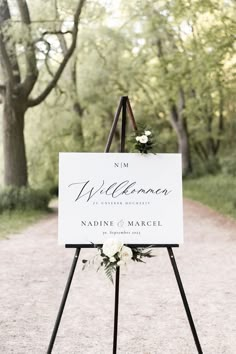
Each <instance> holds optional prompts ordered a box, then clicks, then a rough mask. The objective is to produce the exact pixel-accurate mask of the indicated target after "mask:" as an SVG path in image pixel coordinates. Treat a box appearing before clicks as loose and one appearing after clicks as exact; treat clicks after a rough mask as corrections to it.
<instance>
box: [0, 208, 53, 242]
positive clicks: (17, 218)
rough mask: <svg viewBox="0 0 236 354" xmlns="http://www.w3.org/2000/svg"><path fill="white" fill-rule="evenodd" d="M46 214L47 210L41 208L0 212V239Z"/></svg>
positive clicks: (18, 230)
mask: <svg viewBox="0 0 236 354" xmlns="http://www.w3.org/2000/svg"><path fill="white" fill-rule="evenodd" d="M47 214H48V211H42V210H22V211H21V210H14V211H11V212H4V213H2V214H0V239H1V238H4V237H6V236H7V235H9V234H12V233H17V232H20V231H21V230H23V229H24V228H25V227H27V226H29V225H31V224H33V223H35V222H36V221H38V220H40V219H41V218H42V217H43V216H45V215H47Z"/></svg>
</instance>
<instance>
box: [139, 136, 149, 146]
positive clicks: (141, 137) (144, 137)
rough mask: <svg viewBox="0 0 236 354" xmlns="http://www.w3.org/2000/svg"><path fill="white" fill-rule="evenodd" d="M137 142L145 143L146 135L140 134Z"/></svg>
mask: <svg viewBox="0 0 236 354" xmlns="http://www.w3.org/2000/svg"><path fill="white" fill-rule="evenodd" d="M139 142H140V143H142V144H146V143H147V142H148V137H147V136H146V135H142V136H140V139H139Z"/></svg>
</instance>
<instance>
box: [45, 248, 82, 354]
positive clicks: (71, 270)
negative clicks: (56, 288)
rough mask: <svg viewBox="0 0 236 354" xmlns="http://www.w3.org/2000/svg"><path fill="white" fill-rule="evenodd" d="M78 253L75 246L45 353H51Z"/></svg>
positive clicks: (78, 250) (78, 249)
mask: <svg viewBox="0 0 236 354" xmlns="http://www.w3.org/2000/svg"><path fill="white" fill-rule="evenodd" d="M79 254H80V248H76V251H75V255H74V258H73V262H72V265H71V269H70V273H69V276H68V279H67V283H66V287H65V290H64V294H63V297H62V300H61V304H60V307H59V311H58V315H57V319H56V322H55V325H54V328H53V332H52V336H51V340H50V343H49V346H48V350H47V354H51V352H52V349H53V345H54V342H55V339H56V336H57V331H58V328H59V325H60V322H61V317H62V314H63V311H64V307H65V304H66V300H67V296H68V293H69V290H70V286H71V282H72V279H73V276H74V272H75V268H76V265H77V261H78V258H79Z"/></svg>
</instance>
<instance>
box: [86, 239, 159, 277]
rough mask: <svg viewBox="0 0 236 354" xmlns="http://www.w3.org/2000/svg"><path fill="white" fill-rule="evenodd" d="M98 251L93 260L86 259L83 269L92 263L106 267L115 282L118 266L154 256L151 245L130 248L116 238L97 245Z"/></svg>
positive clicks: (106, 272)
mask: <svg viewBox="0 0 236 354" xmlns="http://www.w3.org/2000/svg"><path fill="white" fill-rule="evenodd" d="M97 250H98V253H97V254H96V256H95V257H94V258H93V259H92V260H91V261H88V260H86V259H84V260H83V261H82V262H83V263H84V266H83V269H85V268H86V266H88V265H90V264H93V265H94V264H97V270H99V269H100V268H101V267H103V268H104V270H105V274H106V275H107V277H108V278H109V279H110V281H111V282H112V283H113V274H114V272H115V271H116V268H117V267H120V266H121V265H126V264H127V263H129V262H130V261H135V262H142V263H145V262H144V261H143V258H151V257H154V256H153V255H152V254H151V246H149V247H147V248H132V249H131V248H130V247H128V246H125V245H124V244H123V243H122V242H121V241H119V240H116V239H112V238H110V239H107V240H106V241H105V242H104V244H103V245H102V246H97Z"/></svg>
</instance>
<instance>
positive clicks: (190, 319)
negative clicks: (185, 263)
mask: <svg viewBox="0 0 236 354" xmlns="http://www.w3.org/2000/svg"><path fill="white" fill-rule="evenodd" d="M167 250H168V253H169V257H170V261H171V264H172V267H173V270H174V273H175V277H176V280H177V283H178V286H179V291H180V294H181V297H182V300H183V304H184V308H185V311H186V314H187V317H188V322H189V325H190V327H191V331H192V335H193V338H194V341H195V345H196V348H197V351H198V354H203V351H202V348H201V344H200V342H199V339H198V335H197V331H196V328H195V325H194V322H193V318H192V315H191V312H190V308H189V305H188V301H187V297H186V295H185V291H184V287H183V284H182V281H181V278H180V275H179V271H178V267H177V264H176V261H175V256H174V253H173V250H172V248H171V247H167Z"/></svg>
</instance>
